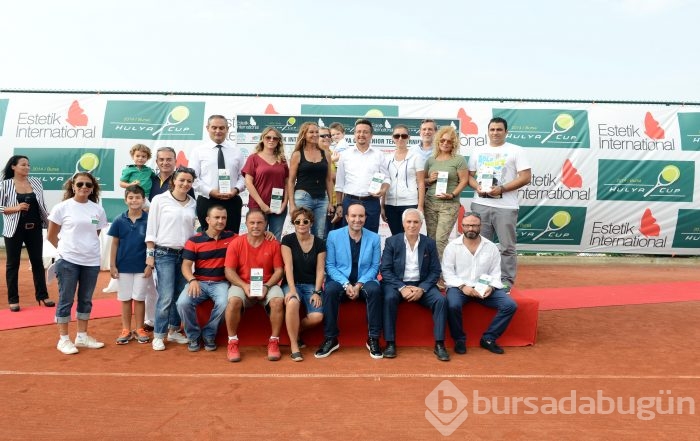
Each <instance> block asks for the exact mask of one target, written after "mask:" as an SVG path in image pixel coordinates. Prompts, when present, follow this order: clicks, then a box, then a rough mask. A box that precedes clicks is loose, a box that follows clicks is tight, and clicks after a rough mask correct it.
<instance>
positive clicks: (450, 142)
mask: <svg viewBox="0 0 700 441" xmlns="http://www.w3.org/2000/svg"><path fill="white" fill-rule="evenodd" d="M440 144H450V145H452V144H453V142H452V140H451V139H441V140H440Z"/></svg>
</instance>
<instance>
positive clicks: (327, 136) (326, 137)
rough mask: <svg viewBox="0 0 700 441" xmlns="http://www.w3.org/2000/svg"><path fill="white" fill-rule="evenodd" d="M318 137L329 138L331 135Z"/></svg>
mask: <svg viewBox="0 0 700 441" xmlns="http://www.w3.org/2000/svg"><path fill="white" fill-rule="evenodd" d="M318 136H320V137H321V138H330V137H331V135H318Z"/></svg>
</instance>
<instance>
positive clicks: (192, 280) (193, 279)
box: [187, 277, 197, 283]
mask: <svg viewBox="0 0 700 441" xmlns="http://www.w3.org/2000/svg"><path fill="white" fill-rule="evenodd" d="M196 281H197V278H196V277H192V278H191V279H190V280H188V281H187V283H192V282H196Z"/></svg>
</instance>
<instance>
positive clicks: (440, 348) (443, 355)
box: [384, 342, 450, 361]
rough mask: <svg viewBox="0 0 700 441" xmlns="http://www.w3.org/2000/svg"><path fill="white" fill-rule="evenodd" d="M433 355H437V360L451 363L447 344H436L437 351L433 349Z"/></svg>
mask: <svg viewBox="0 0 700 441" xmlns="http://www.w3.org/2000/svg"><path fill="white" fill-rule="evenodd" d="M433 354H435V356H436V357H437V359H438V360H440V361H450V354H448V353H447V349H446V348H445V343H442V342H437V343H435V349H433ZM384 356H385V357H386V352H385V353H384Z"/></svg>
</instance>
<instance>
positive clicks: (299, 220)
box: [294, 219, 311, 225]
mask: <svg viewBox="0 0 700 441" xmlns="http://www.w3.org/2000/svg"><path fill="white" fill-rule="evenodd" d="M310 223H311V221H310V220H308V219H297V220H295V221H294V225H301V224H304V225H309V224H310Z"/></svg>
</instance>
